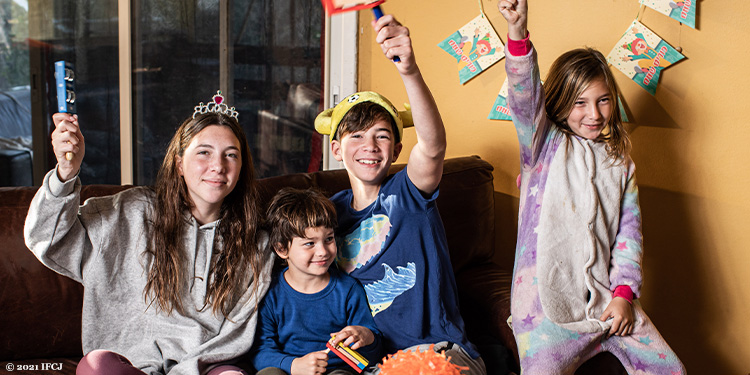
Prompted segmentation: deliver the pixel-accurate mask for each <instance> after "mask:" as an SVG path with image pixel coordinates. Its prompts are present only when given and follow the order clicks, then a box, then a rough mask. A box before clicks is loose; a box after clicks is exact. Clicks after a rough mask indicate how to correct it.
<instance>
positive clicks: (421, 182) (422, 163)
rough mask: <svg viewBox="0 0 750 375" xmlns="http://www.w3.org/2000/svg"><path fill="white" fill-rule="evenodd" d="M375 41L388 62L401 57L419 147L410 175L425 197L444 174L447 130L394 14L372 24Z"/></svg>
mask: <svg viewBox="0 0 750 375" xmlns="http://www.w3.org/2000/svg"><path fill="white" fill-rule="evenodd" d="M372 25H373V28H374V29H375V32H376V33H377V37H376V41H377V42H378V43H379V44H380V46H381V48H382V49H383V53H384V54H385V56H386V57H387V58H388V59H392V58H393V57H394V56H398V57H399V58H400V59H401V62H397V63H394V65H395V66H396V69H397V70H398V72H399V74H400V75H401V79H402V80H403V82H404V88H405V89H406V94H407V96H408V97H409V104H410V105H411V113H412V118H413V120H414V128H415V130H416V133H417V144H416V145H415V146H414V148H413V149H412V151H411V154H410V155H409V161H408V167H407V173H408V175H409V179H410V180H411V181H412V183H413V184H414V185H415V186H416V187H417V189H419V190H420V191H422V192H423V193H426V194H431V193H433V192H434V191H435V189H437V187H438V184H439V183H440V179H441V177H442V175H443V160H444V159H445V148H446V139H445V127H444V126H443V119H442V118H441V117H440V112H439V111H438V108H437V104H436V103H435V99H434V98H433V97H432V93H431V92H430V89H429V88H428V87H427V83H425V81H424V78H423V77H422V73H421V72H420V70H419V67H418V66H417V62H416V60H415V58H414V50H413V49H412V45H411V38H410V37H409V29H408V28H406V27H404V26H402V25H401V24H400V23H399V22H398V21H396V19H395V18H393V16H392V15H385V16H383V17H381V18H380V19H378V20H377V21H373V23H372Z"/></svg>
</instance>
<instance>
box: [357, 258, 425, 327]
mask: <svg viewBox="0 0 750 375" xmlns="http://www.w3.org/2000/svg"><path fill="white" fill-rule="evenodd" d="M383 267H385V276H384V277H383V279H382V280H379V281H376V282H374V283H372V284H367V285H365V291H366V292H367V302H369V303H370V311H371V313H372V316H373V317H374V316H375V315H377V314H378V313H379V312H381V311H385V310H386V309H387V308H388V307H390V306H391V304H392V303H393V300H395V299H396V297H398V296H400V295H401V294H403V293H404V292H406V291H407V290H409V289H411V288H412V287H414V284H415V283H416V280H417V266H416V264H415V263H414V262H409V263H406V268H404V267H401V266H398V267H396V270H397V272H394V271H393V269H392V268H391V267H390V266H389V265H387V264H385V263H383Z"/></svg>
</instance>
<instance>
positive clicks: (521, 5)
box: [497, 0, 529, 40]
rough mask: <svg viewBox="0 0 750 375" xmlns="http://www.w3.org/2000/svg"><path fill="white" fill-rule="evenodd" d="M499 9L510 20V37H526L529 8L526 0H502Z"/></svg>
mask: <svg viewBox="0 0 750 375" xmlns="http://www.w3.org/2000/svg"><path fill="white" fill-rule="evenodd" d="M497 9H498V10H499V11H500V14H502V15H503V17H505V20H506V21H508V37H509V38H510V39H513V40H522V39H526V30H527V28H526V26H527V15H528V9H529V8H528V5H527V4H526V0H500V1H499V2H498V3H497Z"/></svg>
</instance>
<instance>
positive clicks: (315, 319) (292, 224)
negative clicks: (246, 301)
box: [250, 188, 382, 375]
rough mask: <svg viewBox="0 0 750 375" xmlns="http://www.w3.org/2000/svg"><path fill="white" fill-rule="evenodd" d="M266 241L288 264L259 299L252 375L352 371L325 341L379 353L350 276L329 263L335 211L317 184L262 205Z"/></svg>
mask: <svg viewBox="0 0 750 375" xmlns="http://www.w3.org/2000/svg"><path fill="white" fill-rule="evenodd" d="M267 225H268V227H269V230H270V238H269V243H270V244H272V245H273V247H274V250H275V251H276V254H278V256H279V257H280V258H281V259H283V260H285V261H286V263H287V265H288V267H286V268H285V269H284V270H282V271H281V272H280V273H279V274H278V277H276V278H275V279H274V280H273V281H272V283H271V286H270V289H269V290H268V293H267V294H266V296H265V298H264V299H263V302H262V303H261V305H260V313H259V318H258V319H259V321H258V328H257V331H256V342H255V344H254V346H253V349H252V350H251V352H250V356H251V361H252V363H253V366H255V368H256V369H258V370H260V372H258V374H260V375H272V374H282V375H283V374H291V375H306V374H323V373H325V374H355V372H354V371H353V369H352V368H350V367H349V365H347V364H346V363H344V362H343V361H342V360H341V359H340V358H339V357H337V356H336V355H334V354H330V355H329V354H327V351H326V350H325V349H326V342H328V340H329V339H330V338H331V335H335V339H334V342H333V343H332V345H334V346H335V345H336V344H337V343H338V342H343V344H344V345H347V346H349V347H351V348H352V349H354V350H357V351H359V353H360V354H361V355H363V356H364V357H365V358H367V359H368V361H370V362H371V363H373V364H374V363H376V362H377V361H378V360H379V359H380V358H381V354H382V353H381V339H380V332H379V331H378V329H377V328H376V326H375V322H374V321H373V318H372V315H370V309H369V307H368V305H367V296H366V295H365V291H364V290H363V289H362V285H360V284H359V282H357V280H355V279H354V278H352V277H350V276H348V275H346V274H344V273H343V272H339V271H338V270H336V268H335V267H331V268H329V267H330V266H331V264H333V261H334V260H335V258H336V242H335V240H334V228H335V227H336V210H335V208H334V207H333V204H332V203H331V201H329V200H328V198H326V197H325V196H324V195H323V194H321V193H320V192H318V191H317V190H313V189H307V190H299V189H292V188H285V189H282V190H281V191H279V193H277V194H276V196H275V197H274V199H273V201H272V202H271V204H270V206H269V208H268V215H267Z"/></svg>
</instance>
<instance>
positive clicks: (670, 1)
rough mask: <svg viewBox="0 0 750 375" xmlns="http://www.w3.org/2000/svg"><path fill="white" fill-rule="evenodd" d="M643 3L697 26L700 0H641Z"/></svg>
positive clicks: (693, 26) (691, 25)
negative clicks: (696, 9)
mask: <svg viewBox="0 0 750 375" xmlns="http://www.w3.org/2000/svg"><path fill="white" fill-rule="evenodd" d="M640 2H641V4H643V5H645V6H647V7H649V8H651V9H654V10H656V11H657V12H659V13H662V14H664V15H666V16H668V17H671V18H673V19H675V20H677V21H680V22H682V23H684V24H685V25H688V26H690V27H692V28H695V8H696V6H697V5H698V0H640Z"/></svg>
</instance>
